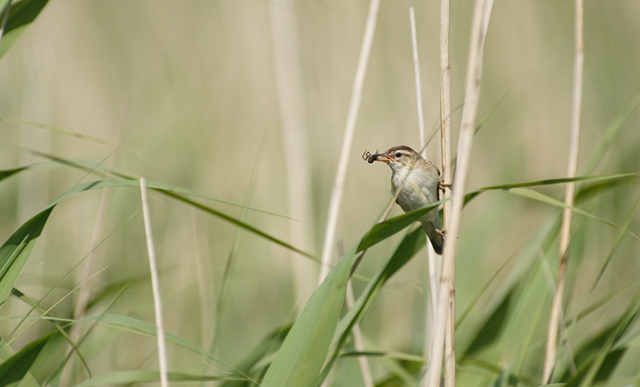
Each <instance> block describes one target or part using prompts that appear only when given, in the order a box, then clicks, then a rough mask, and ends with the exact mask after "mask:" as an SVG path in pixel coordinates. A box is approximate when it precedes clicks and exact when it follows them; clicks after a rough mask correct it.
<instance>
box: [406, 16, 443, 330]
mask: <svg viewBox="0 0 640 387" xmlns="http://www.w3.org/2000/svg"><path fill="white" fill-rule="evenodd" d="M409 19H410V20H411V46H412V48H413V50H412V51H413V70H414V74H415V87H416V104H417V105H418V106H417V107H418V109H417V111H418V129H419V131H420V146H421V147H422V150H421V153H422V157H424V158H425V159H426V158H427V143H426V142H425V129H424V114H423V111H422V87H421V84H422V82H421V81H420V58H419V56H418V36H417V34H416V16H415V12H414V10H413V7H409ZM427 265H428V266H427V267H428V270H429V273H428V274H429V296H430V302H429V305H428V307H427V308H425V310H426V311H427V315H426V316H425V317H426V318H425V320H426V321H427V324H425V330H426V332H425V342H429V341H431V337H433V326H434V324H433V321H432V320H433V316H434V313H433V312H434V310H433V309H434V308H435V305H436V300H437V291H438V288H437V285H436V284H437V281H438V279H437V275H436V253H435V251H434V250H433V247H431V244H429V243H427Z"/></svg>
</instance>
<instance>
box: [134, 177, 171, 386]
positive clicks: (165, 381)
mask: <svg viewBox="0 0 640 387" xmlns="http://www.w3.org/2000/svg"><path fill="white" fill-rule="evenodd" d="M140 194H141V196H142V216H143V218H144V233H145V236H146V241H147V253H148V255H149V271H150V272H151V288H152V290H153V306H154V310H155V317H156V330H157V335H156V338H157V342H158V362H159V364H160V385H161V386H162V387H168V386H169V377H168V372H167V348H166V345H165V340H164V322H163V320H162V299H161V298H160V285H159V283H158V266H157V264H156V251H155V248H154V247H153V234H152V232H151V217H150V215H149V200H148V199H147V184H146V181H145V179H144V177H142V178H140Z"/></svg>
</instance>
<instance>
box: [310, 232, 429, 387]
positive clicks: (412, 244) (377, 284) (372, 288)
mask: <svg viewBox="0 0 640 387" xmlns="http://www.w3.org/2000/svg"><path fill="white" fill-rule="evenodd" d="M426 243H427V239H426V237H425V234H424V231H423V230H422V228H417V229H415V230H414V231H413V232H411V233H410V234H408V235H407V236H406V237H405V238H404V239H403V240H402V242H400V245H398V248H397V249H396V251H395V252H394V253H393V255H392V256H391V257H390V258H389V261H387V264H386V265H385V266H384V267H382V268H381V269H380V271H379V272H378V273H377V274H376V276H375V277H374V278H373V279H372V280H371V282H369V284H368V285H367V288H366V289H365V290H364V291H363V292H362V294H361V295H360V296H359V297H358V299H357V300H356V302H355V303H354V304H353V307H352V308H351V309H350V310H349V311H348V312H347V313H346V314H345V316H344V317H343V318H342V320H341V321H340V323H339V324H338V329H337V330H336V334H335V336H334V339H333V345H332V347H333V351H332V355H331V359H330V360H329V362H328V363H327V365H326V366H325V369H324V370H323V376H322V379H324V378H325V377H326V376H327V374H328V373H329V371H330V370H331V368H332V366H333V363H334V362H335V360H336V359H337V358H338V356H339V354H340V351H341V350H342V348H343V347H344V345H345V343H346V341H347V339H348V337H349V336H350V334H351V329H353V326H354V325H355V324H356V323H358V322H359V321H360V320H361V319H362V317H363V316H364V314H365V313H366V312H367V310H369V308H370V307H371V304H372V303H373V301H374V300H375V297H376V296H377V295H378V293H379V292H380V290H381V289H382V287H383V286H384V284H385V283H386V282H387V281H388V280H389V279H390V278H391V277H392V276H393V275H394V274H395V273H396V272H397V271H398V270H400V269H401V268H402V267H403V266H404V265H405V264H406V263H407V262H409V260H410V259H411V258H412V257H413V256H414V255H416V254H417V253H418V251H420V250H421V249H422V248H423V247H424V245H425V244H426Z"/></svg>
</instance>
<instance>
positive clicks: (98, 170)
mask: <svg viewBox="0 0 640 387" xmlns="http://www.w3.org/2000/svg"><path fill="white" fill-rule="evenodd" d="M30 152H31V153H33V154H35V155H38V156H41V157H44V158H47V159H49V160H51V161H50V162H42V163H36V164H31V165H26V166H23V167H18V168H12V169H6V170H0V181H1V180H3V179H5V178H8V177H10V176H12V175H14V174H17V173H19V172H22V171H26V170H28V169H31V168H41V167H52V166H65V167H72V168H76V169H81V170H83V171H87V172H92V173H95V174H97V175H99V176H101V177H108V176H109V175H112V176H116V177H118V178H121V179H123V180H134V181H138V180H140V177H139V176H138V177H136V176H133V175H129V174H126V173H123V172H120V171H117V170H115V169H113V168H110V167H105V166H102V165H96V163H91V162H88V161H85V160H70V159H63V158H60V157H56V156H53V155H49V154H46V153H42V152H38V151H30ZM4 174H6V175H7V176H3V175H4ZM153 185H154V187H149V188H153V189H154V190H159V191H163V192H164V191H171V192H174V193H176V194H179V195H186V196H193V197H197V198H201V199H206V200H211V201H214V202H217V203H221V204H226V205H230V206H234V207H239V208H242V209H245V210H249V211H254V212H258V213H261V214H265V215H271V216H277V217H279V218H284V219H289V220H295V219H292V218H291V217H289V216H286V215H282V214H278V213H275V212H271V211H265V210H261V209H259V208H254V207H249V206H246V205H243V204H240V203H236V202H232V201H229V200H224V199H218V198H215V197H213V196H209V195H205V194H202V193H200V192H197V191H193V190H191V189H188V188H184V187H178V186H175V185H171V184H164V183H158V182H154V183H153Z"/></svg>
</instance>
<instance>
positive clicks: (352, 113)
mask: <svg viewBox="0 0 640 387" xmlns="http://www.w3.org/2000/svg"><path fill="white" fill-rule="evenodd" d="M379 9H380V0H371V3H370V5H369V14H368V16H367V24H366V26H365V32H364V38H363V40H362V46H361V47H360V57H359V59H358V67H357V69H356V76H355V79H354V81H353V89H352V90H351V101H350V102H349V113H348V115H347V124H346V127H345V131H344V138H343V140H342V150H341V151H340V159H339V160H338V171H337V172H336V180H335V182H334V184H333V191H332V192H331V202H330V204H329V215H328V218H327V219H328V220H327V228H326V230H325V235H324V244H323V247H322V259H321V267H320V275H319V277H318V283H321V282H322V281H323V280H324V278H325V277H326V276H327V274H329V270H330V269H331V252H332V251H333V246H334V242H335V237H336V229H337V227H338V216H339V215H340V205H341V204H342V191H343V188H344V181H345V177H346V175H347V166H348V162H349V155H350V153H351V143H352V142H353V134H354V131H355V128H356V121H357V119H358V112H359V111H360V104H361V102H362V87H363V84H364V76H365V74H366V72H367V63H368V62H369V54H370V53H371V45H372V43H373V36H374V33H375V30H376V25H377V22H378V10H379Z"/></svg>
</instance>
